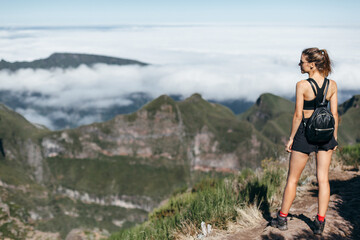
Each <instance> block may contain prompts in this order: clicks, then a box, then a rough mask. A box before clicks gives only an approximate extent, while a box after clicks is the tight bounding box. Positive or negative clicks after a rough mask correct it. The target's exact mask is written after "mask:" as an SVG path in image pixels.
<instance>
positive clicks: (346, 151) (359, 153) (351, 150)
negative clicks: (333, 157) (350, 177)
mask: <svg viewBox="0 0 360 240" xmlns="http://www.w3.org/2000/svg"><path fill="white" fill-rule="evenodd" d="M337 154H338V157H339V158H340V159H342V161H343V163H344V164H345V165H350V166H353V167H355V168H356V169H359V166H360V143H358V144H356V145H349V146H344V147H342V148H340V150H339V151H338V153H337Z"/></svg>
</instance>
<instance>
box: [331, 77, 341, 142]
mask: <svg viewBox="0 0 360 240" xmlns="http://www.w3.org/2000/svg"><path fill="white" fill-rule="evenodd" d="M331 85H332V86H331V88H332V90H333V92H334V93H333V94H332V95H331V97H330V111H331V113H332V115H333V116H334V119H335V129H334V138H335V140H336V141H337V138H338V135H337V132H338V125H339V114H338V96H337V85H336V82H335V81H333V80H331Z"/></svg>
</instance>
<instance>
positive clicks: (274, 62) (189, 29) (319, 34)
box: [0, 25, 360, 126]
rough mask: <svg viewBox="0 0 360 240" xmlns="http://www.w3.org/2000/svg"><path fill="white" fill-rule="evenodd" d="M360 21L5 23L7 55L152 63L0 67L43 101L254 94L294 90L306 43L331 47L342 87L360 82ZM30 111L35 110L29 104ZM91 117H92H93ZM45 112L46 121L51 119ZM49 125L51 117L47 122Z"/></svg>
mask: <svg viewBox="0 0 360 240" xmlns="http://www.w3.org/2000/svg"><path fill="white" fill-rule="evenodd" d="M359 37H360V28H357V27H351V28H350V27H349V28H346V27H344V28H335V27H334V28H332V27H327V28H324V27H299V26H293V27H292V26H273V27H270V26H252V27H251V26H245V25H232V26H230V25H214V26H211V25H203V26H163V27H141V26H140V27H123V28H113V29H107V30H104V29H101V28H99V29H61V30H59V29H57V30H55V29H26V30H21V29H12V30H6V29H0V56H1V58H3V59H6V60H7V61H15V60H33V59H38V58H44V57H47V56H49V55H50V54H52V53H53V52H78V53H90V54H102V55H108V56H116V57H120V58H129V59H136V60H139V61H143V62H148V63H151V64H153V65H150V66H147V67H139V66H122V67H119V66H109V65H105V64H97V65H95V66H94V67H93V68H89V67H87V66H84V65H82V66H80V67H79V68H77V69H67V70H65V71H63V70H62V69H55V70H51V71H48V70H42V69H38V70H31V69H22V70H19V71H17V72H15V73H8V72H6V71H0V80H1V85H0V89H8V90H18V91H23V90H29V91H36V92H41V93H43V94H45V95H48V96H49V98H48V99H39V98H34V97H32V98H30V97H29V98H28V99H27V101H31V102H32V103H34V104H35V105H40V106H64V107H66V106H74V107H77V108H88V107H99V108H102V107H106V106H109V105H113V104H117V105H128V104H130V103H131V102H130V101H129V100H126V99H124V95H126V94H128V93H131V92H140V91H143V92H147V93H149V94H151V95H152V96H153V97H157V96H159V95H161V94H182V95H184V96H185V97H187V96H189V95H191V94H192V93H194V92H199V93H201V94H202V95H203V97H204V98H207V99H209V98H212V99H218V100H223V99H229V98H246V99H248V100H253V101H254V100H256V98H257V97H258V96H259V95H260V94H261V93H264V92H271V93H274V94H278V95H282V96H286V95H287V96H292V95H293V94H294V93H295V83H296V82H297V81H299V80H300V79H305V78H306V77H307V76H306V75H301V73H300V70H299V67H298V66H297V63H298V61H299V59H300V54H301V51H302V50H303V49H304V48H306V47H312V46H318V47H320V48H326V49H328V50H329V53H330V57H332V59H333V60H334V63H335V68H334V74H333V75H331V78H332V79H335V80H336V81H337V83H338V87H339V89H340V90H347V89H348V90H350V89H352V90H354V89H360V81H359V77H358V74H357V73H356V72H355V71H357V69H358V68H359V66H360V61H359V60H360V47H359V45H358V44H357V40H356V39H359ZM22 113H24V114H25V115H26V116H34V118H35V119H39V120H41V119H40V118H39V116H35V115H34V113H31V112H25V111H23V112H22ZM89 121H90V120H89ZM45 122H46V121H45V120H44V119H42V120H41V121H40V123H43V124H45V125H47V124H46V123H45ZM47 126H48V125H47Z"/></svg>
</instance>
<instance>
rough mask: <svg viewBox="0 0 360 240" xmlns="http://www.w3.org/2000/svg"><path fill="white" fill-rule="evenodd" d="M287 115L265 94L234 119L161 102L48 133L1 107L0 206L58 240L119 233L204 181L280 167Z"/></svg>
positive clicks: (288, 106)
mask: <svg viewBox="0 0 360 240" xmlns="http://www.w3.org/2000/svg"><path fill="white" fill-rule="evenodd" d="M358 102H359V96H354V99H353V100H351V99H350V100H349V102H348V103H346V104H345V103H344V105H343V106H341V107H339V109H340V110H341V112H342V118H343V119H344V120H343V121H350V119H351V117H356V116H358V109H359V108H358ZM293 109H294V105H293V103H292V102H290V101H288V100H286V99H283V98H281V97H278V96H275V95H273V94H268V93H267V94H262V95H261V96H260V97H259V98H258V100H257V101H256V104H254V105H253V106H252V107H251V108H250V109H249V110H248V111H246V112H245V113H244V114H241V115H235V114H234V113H233V112H232V111H231V110H230V109H229V108H227V107H225V106H223V105H220V104H216V103H211V102H208V101H206V100H204V99H203V98H202V96H201V95H200V94H193V95H192V96H190V97H189V98H186V99H184V100H182V101H175V100H174V99H172V98H171V97H170V96H167V95H162V96H159V97H158V98H156V99H155V100H153V101H150V102H148V103H147V104H145V105H144V106H143V107H142V108H140V109H139V110H138V111H136V112H133V113H130V114H121V115H117V116H116V117H114V118H112V119H110V120H108V121H105V122H99V123H92V124H88V125H83V126H80V127H77V128H74V129H66V130H61V131H50V130H48V129H46V128H44V127H43V126H37V125H34V124H31V123H30V122H28V121H27V120H26V119H25V118H23V117H22V116H21V115H19V114H17V113H15V112H13V111H12V110H10V109H9V108H7V107H6V106H4V105H1V106H0V136H1V137H2V142H3V147H4V152H5V157H4V156H1V157H0V193H1V199H0V202H1V203H3V204H5V205H7V206H9V207H12V208H15V207H16V206H18V207H17V209H18V210H19V209H20V210H21V211H20V212H22V213H23V215H21V216H22V217H21V218H28V219H29V224H30V225H31V226H32V227H33V228H35V229H37V230H39V231H42V232H44V233H47V232H57V233H59V234H60V235H61V237H62V238H65V236H66V235H67V234H68V233H69V232H70V231H71V230H72V229H74V228H80V227H86V228H89V229H94V228H96V227H98V228H102V229H107V230H108V231H110V232H113V231H117V230H119V228H127V227H130V226H133V225H135V224H137V223H140V222H143V221H144V220H145V219H147V217H148V213H149V212H150V211H151V210H152V209H154V208H156V207H157V206H159V204H160V203H161V202H162V201H163V200H164V199H166V198H168V197H169V196H170V195H171V193H172V192H174V191H175V190H176V189H180V188H181V189H184V188H188V187H190V186H192V185H193V184H194V183H195V182H196V181H197V180H198V179H199V178H202V177H203V176H206V175H209V174H218V175H224V174H227V173H229V172H234V171H237V170H239V169H244V168H247V167H248V168H252V169H256V168H258V167H260V166H261V160H263V159H265V158H270V157H287V156H288V154H287V153H285V151H284V149H283V148H284V147H283V142H282V141H283V138H286V137H288V132H289V131H290V127H291V126H290V125H291V117H292V112H293ZM352 114H354V115H352ZM347 119H349V120H347ZM355 121H356V120H355ZM355 121H354V124H355ZM341 127H343V126H342V125H341ZM352 127H354V126H352ZM347 134H350V132H349V133H347ZM355 138H356V137H355ZM12 203H15V204H16V205H15V206H14V205H12ZM10 212H11V211H10ZM26 224H27V223H26Z"/></svg>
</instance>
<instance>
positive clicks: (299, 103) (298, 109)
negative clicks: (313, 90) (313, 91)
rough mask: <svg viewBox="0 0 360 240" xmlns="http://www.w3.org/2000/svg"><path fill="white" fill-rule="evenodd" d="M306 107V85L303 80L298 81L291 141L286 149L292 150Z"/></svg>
mask: <svg viewBox="0 0 360 240" xmlns="http://www.w3.org/2000/svg"><path fill="white" fill-rule="evenodd" d="M303 107H304V85H303V81H299V82H297V83H296V102H295V112H294V116H293V121H292V127H291V134H290V137H289V141H288V143H287V144H286V151H288V152H291V146H292V143H293V140H294V137H295V134H296V131H297V130H298V128H299V126H300V123H301V121H302V111H303Z"/></svg>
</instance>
